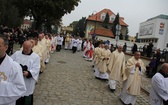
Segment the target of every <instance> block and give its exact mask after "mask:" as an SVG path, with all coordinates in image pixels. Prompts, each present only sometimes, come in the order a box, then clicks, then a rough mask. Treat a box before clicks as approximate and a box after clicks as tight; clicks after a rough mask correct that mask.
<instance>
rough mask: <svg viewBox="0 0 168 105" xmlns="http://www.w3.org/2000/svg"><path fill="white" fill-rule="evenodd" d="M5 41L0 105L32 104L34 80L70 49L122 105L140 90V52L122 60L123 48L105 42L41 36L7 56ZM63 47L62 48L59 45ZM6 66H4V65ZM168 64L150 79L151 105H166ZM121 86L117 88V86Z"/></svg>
mask: <svg viewBox="0 0 168 105" xmlns="http://www.w3.org/2000/svg"><path fill="white" fill-rule="evenodd" d="M8 43H9V42H8V39H7V38H6V37H4V36H2V35H0V105H33V94H34V90H35V85H36V83H38V77H39V75H40V74H41V73H43V72H45V68H46V64H48V63H49V61H50V57H51V55H50V54H51V53H54V52H58V53H59V52H61V49H65V50H70V51H71V52H72V54H75V53H77V52H78V51H83V52H82V55H81V56H83V58H84V59H85V60H86V61H89V62H90V63H92V66H93V70H94V76H95V79H98V80H101V81H106V82H105V83H107V85H108V88H109V89H110V90H111V92H113V93H114V92H115V91H116V90H119V91H120V94H119V96H118V97H119V99H120V100H121V101H122V102H123V104H124V105H135V103H136V98H137V96H138V95H140V91H141V77H142V75H143V74H144V73H145V71H146V67H145V64H144V62H143V61H142V60H141V59H140V57H141V53H140V52H139V51H136V52H135V53H134V55H133V56H132V57H131V58H129V59H128V60H126V58H125V54H124V53H123V47H122V46H121V45H119V46H117V47H116V49H115V50H114V51H111V50H110V49H109V45H108V44H106V43H99V44H98V45H97V46H95V43H94V42H93V40H88V39H84V40H82V39H81V38H79V37H77V36H70V35H67V36H66V37H63V35H61V34H60V35H51V34H44V33H41V34H39V35H38V37H36V38H28V39H27V40H26V41H24V43H23V45H22V47H21V49H20V50H18V51H16V52H15V53H14V54H13V55H11V56H8V55H7V54H6V50H7V49H8ZM63 45H64V46H63ZM5 65H8V66H5ZM167 77H168V64H167V63H164V64H163V65H162V66H161V70H160V71H159V72H158V73H156V74H155V75H154V76H153V78H152V87H151V93H150V103H151V105H168V104H167V100H168V78H167ZM119 83H121V88H120V89H119V88H117V84H119Z"/></svg>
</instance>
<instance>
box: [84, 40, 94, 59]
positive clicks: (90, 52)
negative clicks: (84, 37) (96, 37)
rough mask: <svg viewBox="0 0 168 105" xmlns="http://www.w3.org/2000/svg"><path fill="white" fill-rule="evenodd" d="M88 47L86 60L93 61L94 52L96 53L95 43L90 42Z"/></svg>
mask: <svg viewBox="0 0 168 105" xmlns="http://www.w3.org/2000/svg"><path fill="white" fill-rule="evenodd" d="M86 49H87V50H86V53H85V57H86V60H88V61H92V60H93V54H94V46H93V44H92V43H90V44H88V46H87V48H86Z"/></svg>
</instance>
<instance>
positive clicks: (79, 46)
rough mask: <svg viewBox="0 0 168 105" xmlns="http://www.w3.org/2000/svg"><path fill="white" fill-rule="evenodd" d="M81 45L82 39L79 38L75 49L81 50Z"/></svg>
mask: <svg viewBox="0 0 168 105" xmlns="http://www.w3.org/2000/svg"><path fill="white" fill-rule="evenodd" d="M81 47H82V40H81V39H79V41H78V46H77V51H81Z"/></svg>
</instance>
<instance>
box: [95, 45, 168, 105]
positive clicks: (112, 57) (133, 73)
mask: <svg viewBox="0 0 168 105" xmlns="http://www.w3.org/2000/svg"><path fill="white" fill-rule="evenodd" d="M140 56H141V53H140V52H139V51H135V52H134V56H133V57H131V58H129V59H128V60H127V61H126V60H125V54H124V53H123V47H122V46H118V48H117V49H116V50H115V51H113V52H112V53H111V52H110V50H109V48H108V45H106V44H100V45H99V46H98V47H96V48H95V50H94V57H93V62H92V64H93V67H94V68H93V69H94V75H95V78H96V79H99V80H103V81H104V80H105V81H108V86H109V89H110V90H111V91H112V92H114V91H115V90H116V86H117V83H118V82H119V81H120V82H122V85H121V88H122V90H121V92H120V95H119V98H120V100H121V101H122V102H123V103H124V105H134V104H135V102H136V98H137V96H138V95H140V91H141V77H142V75H143V74H144V73H145V71H146V67H145V64H144V63H143V61H142V60H141V59H140ZM167 74H168V64H167V63H164V64H163V65H162V66H161V70H159V72H158V73H156V74H155V75H154V76H153V78H152V87H151V92H150V94H151V95H150V104H151V105H167V102H168V79H167V77H168V75H167Z"/></svg>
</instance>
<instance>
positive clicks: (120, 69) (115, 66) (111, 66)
mask: <svg viewBox="0 0 168 105" xmlns="http://www.w3.org/2000/svg"><path fill="white" fill-rule="evenodd" d="M108 70H109V72H110V74H109V82H108V84H109V87H110V89H116V82H117V81H120V80H122V79H121V78H122V76H123V75H124V73H125V55H124V53H123V52H118V49H117V50H115V51H114V52H113V53H111V54H110V59H109V62H108Z"/></svg>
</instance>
